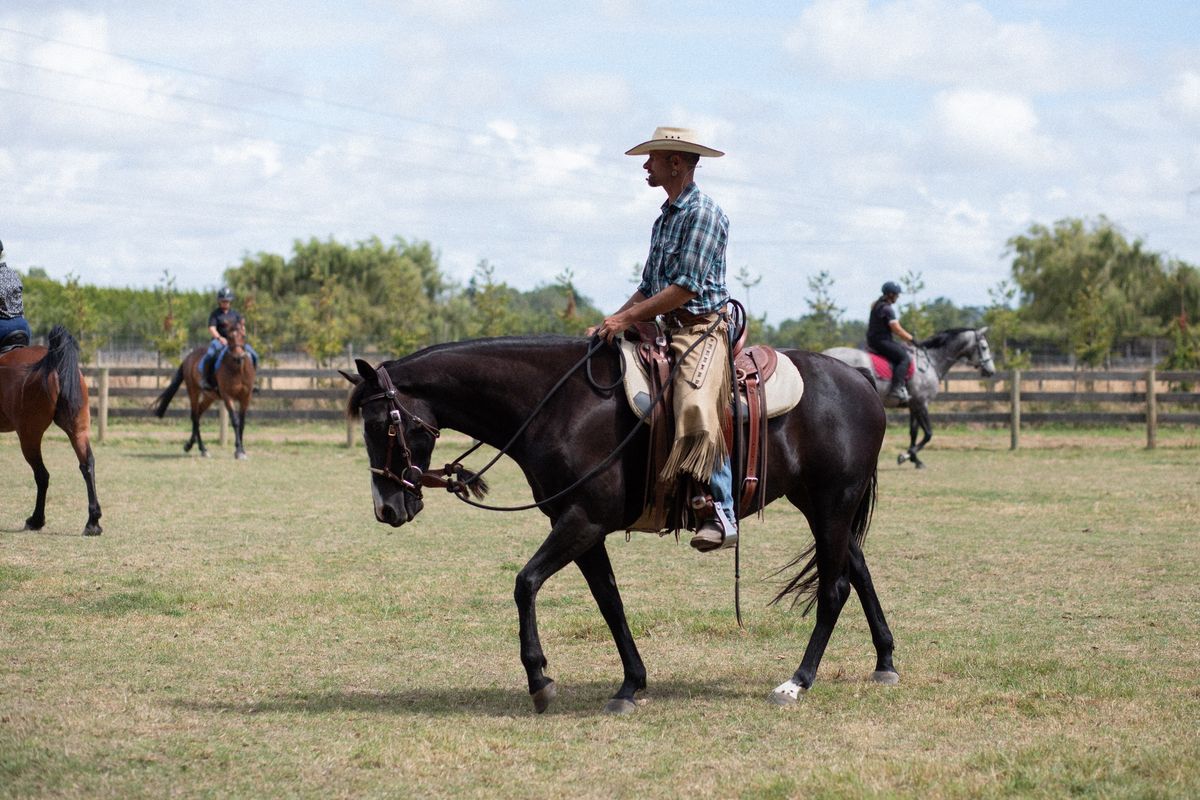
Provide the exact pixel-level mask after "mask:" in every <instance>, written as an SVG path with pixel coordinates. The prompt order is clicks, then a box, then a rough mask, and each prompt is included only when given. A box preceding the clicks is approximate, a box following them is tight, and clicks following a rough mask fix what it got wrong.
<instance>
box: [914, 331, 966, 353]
mask: <svg viewBox="0 0 1200 800" xmlns="http://www.w3.org/2000/svg"><path fill="white" fill-rule="evenodd" d="M973 330H975V329H974V328H947V329H946V330H944V331H938V332H937V333H935V334H934V335H933V336H930V337H929V338H928V339H926V340H925V341H923V342H917V345H919V346H920V347H925V348H930V347H932V348H938V347H944V346H945V345H946V344H947V343H948V342H949V341H950V340H951V339H953V338H954V337H955V336H958V335H959V334H962V333H966V332H967V331H973Z"/></svg>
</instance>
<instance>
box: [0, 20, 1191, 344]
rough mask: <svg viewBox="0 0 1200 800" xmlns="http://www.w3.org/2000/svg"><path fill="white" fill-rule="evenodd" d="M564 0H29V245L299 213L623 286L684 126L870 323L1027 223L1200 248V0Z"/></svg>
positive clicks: (770, 293)
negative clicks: (1084, 224)
mask: <svg viewBox="0 0 1200 800" xmlns="http://www.w3.org/2000/svg"><path fill="white" fill-rule="evenodd" d="M564 5H565V4H560V3H538V2H521V3H516V2H512V3H510V2H503V1H502V0H442V2H439V3H430V2H407V1H405V0H397V1H393V2H348V3H341V4H337V5H336V7H333V6H331V5H330V4H324V3H281V2H258V3H253V4H247V3H233V2H225V1H224V0H208V1H207V2H204V3H195V4H164V3H157V2H154V3H151V2H105V3H99V2H97V3H58V2H36V3H34V2H12V1H11V0H10V2H7V3H5V4H4V5H3V6H2V7H0V102H2V104H3V105H2V106H0V108H2V109H3V111H2V112H0V120H2V122H0V239H3V241H4V243H5V246H6V249H7V253H8V261H9V264H10V265H11V266H15V267H17V268H18V269H28V268H29V267H31V266H41V267H43V268H45V269H46V270H47V271H48V272H49V273H50V274H51V275H53V276H55V277H58V278H62V277H64V276H66V275H67V274H68V273H73V274H75V275H78V276H80V277H81V278H82V279H83V280H84V281H87V282H93V283H99V284H103V285H116V286H152V285H154V284H155V283H156V282H158V280H159V279H160V277H161V275H162V274H163V271H164V270H168V271H170V272H171V273H172V274H173V275H175V276H176V279H177V282H178V284H179V285H181V286H186V287H190V288H210V287H215V286H217V285H219V283H220V280H221V274H222V272H223V271H224V270H225V269H226V268H227V267H229V266H232V265H235V264H237V263H238V262H239V261H240V259H241V257H242V256H243V254H245V253H257V252H262V251H265V252H275V253H287V252H289V251H290V248H291V244H292V242H293V241H294V240H295V239H298V238H299V239H307V238H309V237H312V236H316V237H318V238H322V239H324V238H328V237H334V238H336V239H338V240H341V241H345V242H354V241H358V240H362V239H366V238H368V237H371V236H379V237H380V238H382V239H384V240H390V239H391V238H393V237H395V236H400V237H403V238H405V239H407V240H428V241H430V242H431V243H432V244H433V245H434V247H435V248H436V249H437V250H438V251H439V252H440V254H441V260H442V265H443V267H444V269H445V270H446V271H447V272H448V273H449V274H450V275H451V276H453V277H454V278H456V279H457V280H459V281H462V282H465V281H466V280H467V279H468V278H469V277H470V275H471V273H472V272H473V270H474V268H475V265H476V264H477V263H478V262H479V261H480V260H481V259H487V260H488V261H490V262H491V263H492V264H493V265H494V266H495V268H496V274H497V276H498V277H499V278H500V279H502V280H504V281H506V282H507V283H509V284H511V285H514V286H516V287H518V288H522V289H529V288H533V287H534V286H537V285H539V284H542V283H547V282H551V281H553V280H554V278H555V276H557V275H559V274H560V273H562V272H563V271H564V270H571V271H572V273H573V274H574V278H575V281H576V283H577V284H578V285H579V286H580V288H581V289H582V290H583V291H584V292H585V293H586V294H587V295H588V296H590V297H591V298H592V299H593V300H594V301H595V302H597V303H598V304H599V305H600V306H601V307H602V308H605V309H612V308H615V307H616V306H617V305H619V304H620V303H621V302H622V301H623V300H624V299H625V298H626V297H627V296H628V294H629V292H630V291H632V288H633V284H632V283H631V275H632V272H633V265H634V264H635V263H637V262H639V261H640V260H641V259H642V258H643V257H644V254H645V248H646V244H647V241H648V238H649V228H650V225H651V223H652V221H653V219H654V216H655V214H656V212H657V207H658V205H659V204H660V203H661V201H662V194H661V192H660V190H653V189H650V188H648V187H646V185H645V184H644V182H643V180H642V172H641V169H640V164H641V159H637V158H630V157H626V156H624V155H622V153H623V151H624V150H625V149H627V148H628V147H630V146H632V145H633V144H636V143H637V142H640V141H642V140H644V139H646V138H649V136H650V134H651V132H652V131H653V130H654V128H655V126H657V125H681V126H686V127H692V128H695V129H697V130H698V131H700V132H701V134H702V136H703V138H704V139H705V140H706V143H708V144H711V145H712V146H714V147H717V148H720V149H722V150H725V151H726V152H727V153H728V156H727V157H725V158H722V159H716V160H711V161H703V162H702V168H701V170H700V172H699V174H698V182H699V183H700V185H701V187H702V188H703V189H704V190H706V191H707V192H708V193H709V194H711V195H712V196H713V197H714V198H715V199H716V200H717V202H719V203H720V204H721V205H722V206H723V207H724V208H725V210H726V212H727V213H728V215H729V217H730V219H731V231H730V245H729V268H730V273H731V284H732V288H733V290H734V293H735V294H736V295H738V296H741V297H743V299H747V295H748V300H749V306H750V310H751V312H752V313H756V314H762V313H765V314H767V316H768V319H769V320H770V321H772V322H775V323H778V322H780V321H782V320H783V319H786V318H789V317H796V316H799V315H801V314H803V313H805V312H806V311H807V306H806V303H805V300H806V298H807V297H809V296H810V294H811V293H810V291H809V289H808V285H807V281H808V279H810V278H812V277H813V276H815V275H816V274H817V273H818V272H819V271H821V270H825V271H828V272H829V274H830V275H831V276H832V278H833V281H834V284H833V289H834V295H835V298H836V299H837V301H838V302H839V304H840V305H842V306H843V307H845V308H846V309H847V316H849V317H854V318H861V317H863V316H864V314H865V311H864V309H865V307H866V305H868V304H869V303H870V301H871V299H873V297H874V295H875V294H876V293H877V290H878V287H879V284H880V283H882V282H883V281H884V280H887V279H898V278H901V277H902V276H904V275H905V274H906V273H909V272H911V273H919V274H920V275H921V277H922V278H923V279H924V282H925V290H924V292H923V296H924V297H925V298H926V299H932V298H933V297H935V296H939V295H944V296H946V297H949V298H951V299H952V300H954V301H955V302H956V303H959V304H986V303H987V302H988V299H989V298H988V290H989V289H990V288H992V287H994V286H995V285H996V284H997V283H998V282H999V281H1001V280H1003V279H1005V278H1006V277H1008V274H1009V264H1008V260H1007V259H1006V258H1005V242H1006V240H1007V239H1008V238H1009V237H1011V236H1014V235H1016V234H1019V233H1021V232H1023V231H1025V230H1026V229H1027V228H1028V227H1029V225H1031V224H1033V223H1044V224H1050V223H1052V222H1053V221H1055V220H1057V219H1060V218H1063V217H1068V216H1082V217H1089V218H1094V217H1096V216H1097V215H1099V214H1106V215H1107V216H1108V217H1109V218H1110V219H1112V220H1113V221H1115V222H1116V223H1117V224H1118V225H1119V226H1121V228H1122V229H1123V230H1124V231H1125V232H1126V233H1127V234H1128V235H1129V236H1131V237H1137V238H1141V239H1143V240H1144V241H1145V242H1146V244H1147V246H1148V247H1149V248H1151V249H1153V250H1157V251H1162V252H1165V253H1167V254H1168V255H1170V256H1173V257H1176V258H1181V259H1183V260H1185V261H1188V262H1190V263H1193V264H1196V263H1200V196H1196V195H1193V196H1192V203H1191V208H1190V209H1189V206H1188V197H1189V192H1192V191H1193V190H1197V189H1200V39H1198V38H1197V37H1196V36H1195V31H1197V30H1200V10H1197V9H1198V6H1200V4H1196V3H1192V2H1188V3H1185V2H1161V3H1146V4H1131V3H1106V2H1099V3H1097V2H1091V3H1083V2H1066V1H1065V0H1062V1H1057V0H1049V1H1048V2H1036V1H1035V0H1012V1H1011V2H978V3H968V2H959V1H958V0H893V1H892V2H869V1H868V0H815V1H814V2H808V3H795V4H793V3H757V2H741V3H729V2H720V3H717V2H712V3H708V2H705V3H690V4H680V3H634V2H632V0H599V1H593V2H586V1H585V2H579V3H576V4H574V5H573V6H572V7H571V8H570V9H568V10H564ZM743 269H744V270H745V271H746V274H748V275H749V276H750V277H751V278H756V277H761V282H759V283H758V284H757V285H755V286H754V287H753V288H751V289H749V291H748V293H747V291H746V290H745V289H744V288H743V287H742V286H739V285H738V282H737V280H736V278H735V277H734V276H735V275H736V274H737V273H738V272H739V271H741V270H743ZM30 313H31V314H36V310H35V309H31V310H30Z"/></svg>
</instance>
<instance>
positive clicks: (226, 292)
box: [217, 286, 233, 302]
mask: <svg viewBox="0 0 1200 800" xmlns="http://www.w3.org/2000/svg"><path fill="white" fill-rule="evenodd" d="M217 299H218V300H229V301H230V302H232V301H233V289H230V288H229V287H228V286H222V287H221V290H220V291H219V292H217Z"/></svg>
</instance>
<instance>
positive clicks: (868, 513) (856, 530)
mask: <svg viewBox="0 0 1200 800" xmlns="http://www.w3.org/2000/svg"><path fill="white" fill-rule="evenodd" d="M878 493H879V471H878V470H872V471H871V480H870V482H868V484H867V490H866V491H865V492H863V496H862V499H861V500H859V501H858V508H857V509H855V511H854V519H853V520H852V521H851V522H850V537H851V539H852V540H853V542H854V544H855V545H856V546H857V547H859V548H860V549H861V548H862V545H863V542H864V541H866V538H867V530H868V529H870V527H871V517H872V516H873V515H874V514H875V499H876V497H877V496H878ZM816 549H817V544H816V542H813V543H812V544H811V545H809V546H808V548H806V549H805V551H804V552H803V553H801V554H800V555H798V556H796V557H795V558H794V559H792V560H791V561H789V562H788V563H787V564H784V565H783V566H782V567H780V568H779V569H778V570H776V571H775V574H776V575H778V574H779V573H781V572H785V571H787V570H790V569H792V568H793V567H795V566H796V565H797V564H799V563H800V562H802V561H804V560H805V559H808V561H807V562H806V563H805V564H804V568H803V569H802V570H800V572H799V574H797V575H796V577H794V578H792V579H791V580H790V581H788V583H787V585H786V586H784V587H783V589H781V590H780V591H779V594H777V595H775V599H774V600H772V601H771V603H770V604H771V605H775V604H776V603H778V602H779V601H780V600H782V599H783V598H785V597H787V596H788V595H789V594H790V595H795V597H793V598H792V606H793V607H795V606H797V605H799V604H800V602H801V601H802V600H807V602H806V603H805V605H804V611H803V612H802V616H804V615H807V614H808V612H809V611H811V610H812V607H813V605H814V604H815V603H816V602H817V581H818V580H819V578H820V576H819V575H818V574H817V557H816Z"/></svg>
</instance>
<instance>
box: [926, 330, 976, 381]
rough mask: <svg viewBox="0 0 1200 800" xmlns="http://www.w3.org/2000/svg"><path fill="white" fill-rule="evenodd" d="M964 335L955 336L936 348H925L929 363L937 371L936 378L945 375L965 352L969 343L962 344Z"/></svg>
mask: <svg viewBox="0 0 1200 800" xmlns="http://www.w3.org/2000/svg"><path fill="white" fill-rule="evenodd" d="M963 341H964V337H955V338H954V339H953V340H952V341H950V342H947V343H946V344H945V345H943V346H941V347H937V348H932V349H930V348H926V350H925V353H926V355H928V356H929V363H931V364H932V365H933V369H934V372H936V373H937V376H938V379H939V380H941V379H942V378H944V377H946V373H947V372H949V371H950V368H951V367H953V366H954V365H955V364H956V363H957V362H958V360H959V359H960V358H962V356H963V353H965V352H967V350H968V349H969V348H970V344H966V345H965V346H964V344H963Z"/></svg>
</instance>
